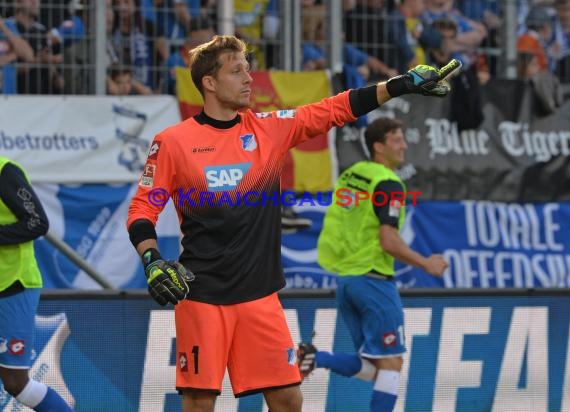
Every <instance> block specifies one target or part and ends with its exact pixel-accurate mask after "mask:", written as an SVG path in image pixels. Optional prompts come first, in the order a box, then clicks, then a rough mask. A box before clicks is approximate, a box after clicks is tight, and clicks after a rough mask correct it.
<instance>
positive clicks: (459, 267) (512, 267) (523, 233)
mask: <svg viewBox="0 0 570 412" xmlns="http://www.w3.org/2000/svg"><path fill="white" fill-rule="evenodd" d="M407 208H408V209H407V216H406V222H405V225H404V228H403V229H402V231H401V235H402V238H403V239H404V241H405V242H406V243H407V244H409V245H410V246H411V247H412V249H414V250H416V251H418V252H420V253H422V254H423V255H424V256H428V255H430V254H433V253H439V254H443V255H444V257H445V259H446V261H447V262H448V263H449V268H448V269H447V270H446V272H445V274H444V276H443V278H435V277H433V276H430V275H428V274H426V273H425V272H423V271H422V270H420V269H418V268H415V267H413V266H409V265H403V264H401V263H397V265H396V275H397V277H396V280H397V282H398V285H399V287H400V288H412V287H446V288H511V287H515V288H534V287H538V288H541V287H552V288H564V287H570V236H569V233H570V204H569V203H525V204H519V203H500V202H487V201H462V202H439V201H429V202H428V201H426V202H424V201H419V202H418V203H417V205H416V206H411V205H408V206H407ZM295 209H296V210H297V211H298V212H299V213H300V215H301V216H303V217H307V218H310V219H311V220H312V221H313V226H312V227H311V228H310V229H308V230H306V231H301V232H297V233H295V234H291V235H284V236H283V245H282V254H283V267H284V270H285V275H286V277H287V287H288V288H327V287H334V286H335V285H336V281H335V278H336V276H335V275H334V274H331V273H328V272H326V271H325V270H323V269H322V268H321V267H320V266H319V265H318V263H317V249H316V247H317V239H318V236H319V233H320V230H321V227H322V220H323V217H324V213H325V211H326V207H325V206H318V205H316V202H315V203H314V204H304V205H300V206H296V207H295Z"/></svg>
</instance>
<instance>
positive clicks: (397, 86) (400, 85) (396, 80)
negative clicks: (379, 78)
mask: <svg viewBox="0 0 570 412" xmlns="http://www.w3.org/2000/svg"><path fill="white" fill-rule="evenodd" d="M405 76H406V75H405V74H403V75H400V76H396V77H392V78H391V79H390V80H388V81H387V82H386V90H387V91H388V94H389V95H390V97H398V96H401V95H403V94H409V93H410V89H408V86H407V85H406V80H405Z"/></svg>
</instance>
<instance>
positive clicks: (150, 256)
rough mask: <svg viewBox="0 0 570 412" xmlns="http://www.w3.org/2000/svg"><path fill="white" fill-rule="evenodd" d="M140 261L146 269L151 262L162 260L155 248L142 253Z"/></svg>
mask: <svg viewBox="0 0 570 412" xmlns="http://www.w3.org/2000/svg"><path fill="white" fill-rule="evenodd" d="M141 259H142V263H143V266H144V267H145V268H146V267H147V266H148V265H150V264H151V263H152V262H155V261H157V260H160V259H162V256H160V252H159V251H158V250H156V249H155V248H149V249H147V250H145V251H144V253H143V254H142V256H141Z"/></svg>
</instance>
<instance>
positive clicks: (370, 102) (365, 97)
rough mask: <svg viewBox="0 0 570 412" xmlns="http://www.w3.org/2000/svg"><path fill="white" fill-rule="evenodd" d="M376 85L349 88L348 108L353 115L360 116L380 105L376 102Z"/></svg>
mask: <svg viewBox="0 0 570 412" xmlns="http://www.w3.org/2000/svg"><path fill="white" fill-rule="evenodd" d="M377 88H378V86H377V85H372V86H366V87H361V88H359V89H354V90H351V91H350V92H349V94H348V99H349V101H350V109H351V110H352V114H353V115H354V116H355V117H360V116H363V115H365V114H366V113H370V112H371V111H372V110H374V109H377V108H378V107H380V105H379V104H378V96H377V91H376V89H377Z"/></svg>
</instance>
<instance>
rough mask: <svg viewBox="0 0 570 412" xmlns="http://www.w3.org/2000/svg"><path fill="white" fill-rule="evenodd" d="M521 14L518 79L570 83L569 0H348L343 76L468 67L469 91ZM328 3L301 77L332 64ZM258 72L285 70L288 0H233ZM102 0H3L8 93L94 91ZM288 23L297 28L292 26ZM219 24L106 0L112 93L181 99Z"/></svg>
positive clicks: (308, 24)
mask: <svg viewBox="0 0 570 412" xmlns="http://www.w3.org/2000/svg"><path fill="white" fill-rule="evenodd" d="M509 1H513V2H515V3H516V10H517V20H518V21H517V25H518V27H517V33H513V35H514V36H517V42H516V43H517V56H518V60H517V72H518V73H517V74H518V77H519V78H521V79H532V78H533V77H535V76H537V75H542V76H544V74H545V73H546V74H547V76H550V77H552V75H553V76H554V77H556V79H557V80H559V81H561V82H563V83H567V82H570V68H569V67H568V63H569V61H570V57H569V56H570V51H569V50H570V46H569V44H570V39H569V35H570V0H485V1H476V0H456V1H453V0H343V1H342V7H343V30H344V34H343V37H344V40H345V43H344V45H343V48H342V53H343V78H344V80H345V85H346V86H347V87H358V86H361V85H363V84H365V83H367V82H369V81H378V80H381V79H386V78H389V77H391V76H394V75H395V74H397V73H404V72H405V71H406V70H407V69H409V68H410V67H413V66H415V65H416V64H423V63H426V64H436V65H437V64H440V62H441V61H444V60H445V59H447V58H448V57H449V56H452V57H456V58H459V59H460V60H461V61H462V63H463V65H464V67H465V71H466V73H467V74H468V80H469V81H470V82H472V83H478V84H485V83H486V82H487V81H488V80H489V78H491V77H499V76H501V75H502V73H503V71H502V68H501V67H500V66H501V61H500V58H499V56H500V55H501V50H503V49H504V47H505V44H506V41H505V33H503V31H502V27H503V26H504V12H505V8H506V7H505V6H506V4H507V2H509ZM326 3H327V1H326V0H302V1H301V16H302V19H301V20H302V25H301V26H302V27H301V28H300V30H301V33H302V50H301V56H302V65H301V67H302V70H315V69H322V68H326V67H328V66H327V64H328V62H327V54H326V48H327V47H326V46H327V36H326V34H325V33H326V24H327V17H328V13H329V12H328V9H327V7H326ZM233 5H234V22H233V23H234V27H235V33H236V35H237V36H238V37H240V38H242V39H244V40H245V41H247V42H248V43H249V44H250V45H251V53H250V64H251V66H252V70H265V69H282V68H283V58H282V56H281V54H280V49H281V48H282V46H283V41H284V40H283V36H282V35H281V33H282V32H281V30H282V28H283V26H284V22H283V7H284V2H282V1H279V0H255V1H253V0H235V1H234V4H233ZM95 11H96V9H95V2H86V1H81V0H14V1H9V2H8V1H0V67H1V70H0V90H1V91H2V93H3V94H14V93H19V94H92V93H94V76H95V75H94V71H95V65H96V62H95V61H94V59H95V57H94V49H95V47H94V42H95V41H96V39H97V36H96V35H95V31H96V26H97V24H96V23H95V14H96V13H95ZM287 24H289V22H287ZM217 26H218V1H216V0H105V34H106V40H105V41H106V44H105V50H106V53H105V59H106V61H105V67H106V71H107V79H106V90H107V93H108V94H113V95H136V94H140V95H146V94H164V93H175V78H174V75H173V72H174V71H173V68H174V67H176V66H186V65H187V59H188V51H189V50H190V49H191V48H193V47H195V46H196V45H198V44H200V43H202V42H204V41H206V40H209V39H210V38H211V37H212V35H213V34H215V33H216V28H217Z"/></svg>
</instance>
